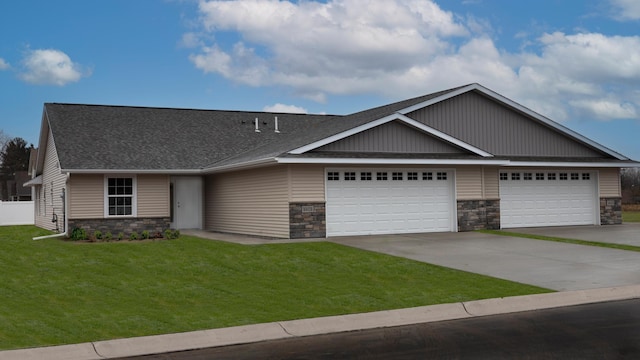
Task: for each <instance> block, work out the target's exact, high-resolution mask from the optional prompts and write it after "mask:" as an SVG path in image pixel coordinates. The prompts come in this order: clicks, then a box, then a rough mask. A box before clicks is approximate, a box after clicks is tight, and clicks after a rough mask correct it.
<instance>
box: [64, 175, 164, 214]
mask: <svg viewBox="0 0 640 360" xmlns="http://www.w3.org/2000/svg"><path fill="white" fill-rule="evenodd" d="M113 176H119V175H113ZM122 176H123V177H126V176H129V175H122ZM105 179H106V177H105V175H103V174H90V175H86V174H72V175H71V176H70V177H69V218H70V219H101V218H104V186H105ZM136 183H137V188H136V195H137V205H136V206H137V208H138V214H137V217H146V218H152V217H169V212H170V208H169V176H168V175H137V176H136Z"/></svg>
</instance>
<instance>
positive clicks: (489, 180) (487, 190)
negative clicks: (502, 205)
mask: <svg viewBox="0 0 640 360" xmlns="http://www.w3.org/2000/svg"><path fill="white" fill-rule="evenodd" d="M498 173H499V171H498V168H495V167H485V168H484V198H485V199H488V200H495V199H499V198H500V182H499V180H498V179H499V175H498Z"/></svg>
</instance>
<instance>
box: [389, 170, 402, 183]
mask: <svg viewBox="0 0 640 360" xmlns="http://www.w3.org/2000/svg"><path fill="white" fill-rule="evenodd" d="M402 178H403V176H402V173H401V172H393V173H391V180H396V181H397V180H402Z"/></svg>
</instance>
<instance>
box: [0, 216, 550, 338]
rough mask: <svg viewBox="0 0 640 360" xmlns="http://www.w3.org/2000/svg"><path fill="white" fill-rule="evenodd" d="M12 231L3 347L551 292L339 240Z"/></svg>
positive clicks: (0, 251)
mask: <svg viewBox="0 0 640 360" xmlns="http://www.w3.org/2000/svg"><path fill="white" fill-rule="evenodd" d="M43 234H47V232H46V231H44V230H41V229H37V228H35V227H32V226H11V227H0V304H1V306H0V349H12V348H21V347H34V346H45V345H54V344H68V343H79V342H87V341H95V340H103V339H113V338H122V337H132V336H142V335H152V334H161V333H170V332H182V331H191V330H198V329H209V328H220V327H227V326H234V325H243V324H253V323H263V322H271V321H278V320H290V319H300V318H310V317H318V316H328V315H338V314H347V313H359V312H368V311H377V310H384V309H397V308H405V307H413V306H420V305H429V304H438V303H450V302H459V301H467V300H474V299H483V298H493V297H504V296H513V295H522V294H533V293H543V292H549V291H550V290H545V289H541V288H538V287H534V286H529V285H523V284H518V283H513V282H509V281H505V280H499V279H494V278H490V277H486V276H482V275H476V274H471V273H465V272H462V271H458V270H452V269H448V268H443V267H439V266H433V265H429V264H423V263H419V262H415V261H411V260H405V259H402V258H397V257H392V256H387V255H381V254H376V253H372V252H367V251H362V250H357V249H353V248H349V247H345V246H341V245H337V244H333V243H328V242H327V243H325V242H319V243H301V244H270V245H261V246H243V245H236V244H229V243H224V242H217V241H211V240H204V239H200V238H195V237H188V236H182V237H181V238H180V239H177V240H164V241H146V242H125V243H113V242H112V243H72V242H64V241H61V240H56V239H49V240H41V241H33V240H31V238H32V237H33V236H39V235H43Z"/></svg>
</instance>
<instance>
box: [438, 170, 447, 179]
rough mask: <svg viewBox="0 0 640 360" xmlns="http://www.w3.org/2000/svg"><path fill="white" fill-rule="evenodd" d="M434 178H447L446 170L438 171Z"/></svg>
mask: <svg viewBox="0 0 640 360" xmlns="http://www.w3.org/2000/svg"><path fill="white" fill-rule="evenodd" d="M436 179H438V180H447V173H446V172H439V173H437V174H436Z"/></svg>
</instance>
